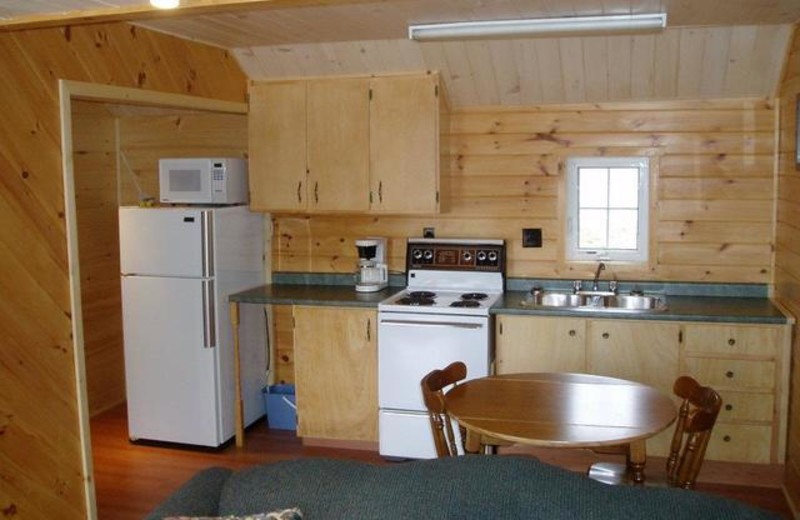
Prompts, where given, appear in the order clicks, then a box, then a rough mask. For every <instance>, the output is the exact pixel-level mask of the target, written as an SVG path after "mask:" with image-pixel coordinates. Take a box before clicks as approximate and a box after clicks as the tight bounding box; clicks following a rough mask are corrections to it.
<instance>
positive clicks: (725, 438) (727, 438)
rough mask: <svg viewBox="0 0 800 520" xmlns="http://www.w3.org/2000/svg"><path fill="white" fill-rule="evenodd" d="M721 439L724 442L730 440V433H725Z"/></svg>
mask: <svg viewBox="0 0 800 520" xmlns="http://www.w3.org/2000/svg"><path fill="white" fill-rule="evenodd" d="M722 440H723V441H725V442H731V436H730V435H726V436H725V437H723V438H722Z"/></svg>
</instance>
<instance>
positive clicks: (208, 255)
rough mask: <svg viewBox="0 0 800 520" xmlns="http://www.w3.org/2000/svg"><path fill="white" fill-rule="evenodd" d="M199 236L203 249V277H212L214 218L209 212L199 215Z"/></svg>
mask: <svg viewBox="0 0 800 520" xmlns="http://www.w3.org/2000/svg"><path fill="white" fill-rule="evenodd" d="M200 235H201V236H200V242H201V244H202V247H203V251H202V256H203V276H214V218H213V214H212V212H211V211H203V212H202V213H201V217H200Z"/></svg>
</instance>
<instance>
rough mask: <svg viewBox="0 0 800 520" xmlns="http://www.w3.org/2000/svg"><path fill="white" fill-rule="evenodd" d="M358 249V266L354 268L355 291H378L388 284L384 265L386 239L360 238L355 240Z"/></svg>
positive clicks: (387, 272)
mask: <svg viewBox="0 0 800 520" xmlns="http://www.w3.org/2000/svg"><path fill="white" fill-rule="evenodd" d="M356 249H358V268H357V270H356V274H355V279H356V291H357V292H375V291H380V290H381V289H383V288H384V287H386V286H387V285H388V284H389V269H388V267H387V266H386V239H385V238H374V237H369V238H362V239H359V240H356Z"/></svg>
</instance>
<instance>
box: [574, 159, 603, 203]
mask: <svg viewBox="0 0 800 520" xmlns="http://www.w3.org/2000/svg"><path fill="white" fill-rule="evenodd" d="M578 194H579V199H578V200H579V203H578V204H579V206H580V207H581V208H606V207H608V168H580V169H578Z"/></svg>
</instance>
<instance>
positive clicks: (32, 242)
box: [0, 24, 246, 519]
mask: <svg viewBox="0 0 800 520" xmlns="http://www.w3.org/2000/svg"><path fill="white" fill-rule="evenodd" d="M0 70H1V71H2V72H3V77H4V78H6V80H5V81H2V82H0V99H3V100H4V101H5V103H4V106H3V117H2V118H0V136H2V138H0V172H1V176H0V222H2V223H3V233H2V234H0V273H2V274H0V292H2V294H3V297H2V298H0V306H1V307H0V330H1V331H2V337H3V340H2V343H1V344H0V359H2V362H0V511H3V514H4V515H5V516H12V515H16V516H17V517H18V518H26V519H27V518H31V519H36V518H62V519H73V518H74V519H78V518H85V516H86V501H85V497H84V484H83V482H84V478H85V475H84V474H83V469H82V463H81V441H80V438H79V427H78V424H79V423H78V404H77V397H76V382H75V381H76V380H75V363H74V357H73V346H72V337H71V330H72V324H71V315H72V309H71V308H70V295H69V266H68V262H67V239H66V228H65V222H64V187H63V182H62V171H61V135H60V128H59V125H60V118H59V98H58V83H57V80H58V79H59V78H64V79H71V80H80V81H88V82H94V83H102V84H114V85H120V86H126V87H141V88H147V89H151V90H158V91H164V92H174V93H181V94H194V95H198V96H204V97H213V98H218V99H223V100H229V101H237V102H241V101H244V99H245V91H246V79H245V77H244V75H243V74H242V72H241V70H240V69H239V67H238V65H237V64H236V62H235V60H234V59H232V58H231V57H230V56H229V55H228V53H226V52H224V51H222V50H220V49H217V48H213V47H208V46H205V45H200V44H196V43H192V42H188V41H185V40H180V39H176V38H173V37H170V36H166V35H163V34H160V33H154V32H151V31H148V30H144V29H139V28H133V27H131V26H129V25H126V24H97V25H89V26H85V27H72V28H63V29H45V30H35V31H21V32H15V33H3V34H0Z"/></svg>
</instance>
